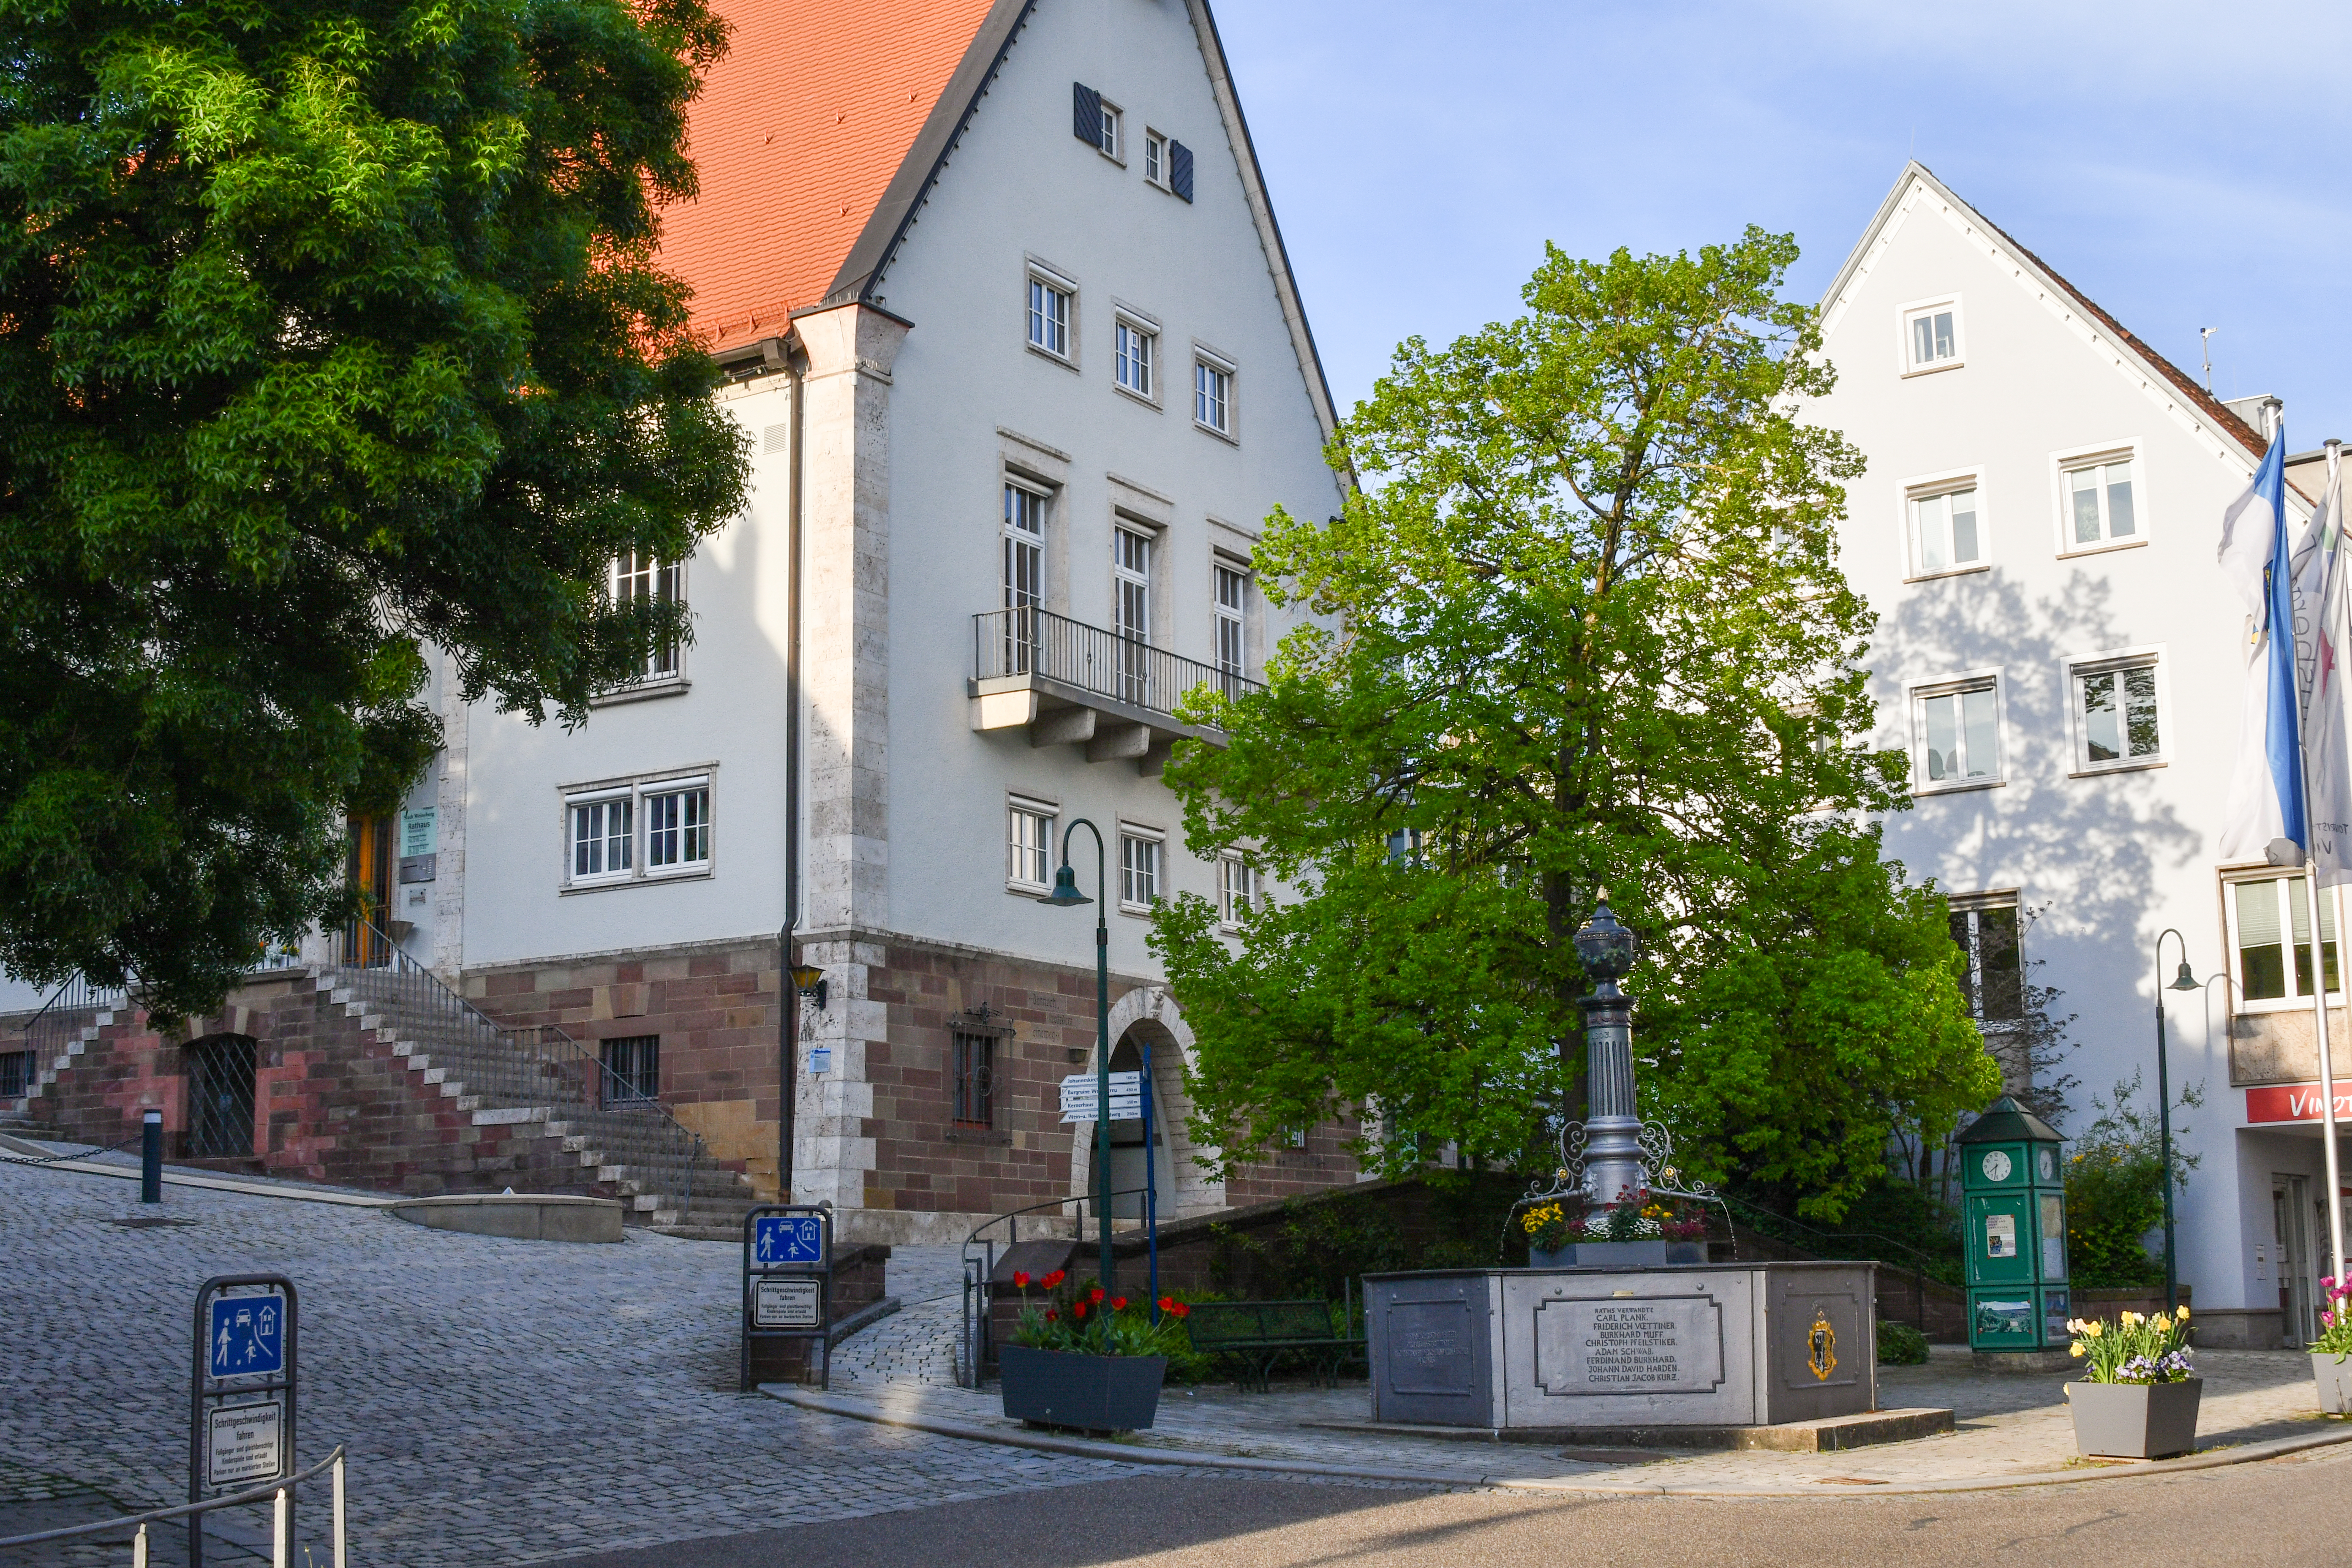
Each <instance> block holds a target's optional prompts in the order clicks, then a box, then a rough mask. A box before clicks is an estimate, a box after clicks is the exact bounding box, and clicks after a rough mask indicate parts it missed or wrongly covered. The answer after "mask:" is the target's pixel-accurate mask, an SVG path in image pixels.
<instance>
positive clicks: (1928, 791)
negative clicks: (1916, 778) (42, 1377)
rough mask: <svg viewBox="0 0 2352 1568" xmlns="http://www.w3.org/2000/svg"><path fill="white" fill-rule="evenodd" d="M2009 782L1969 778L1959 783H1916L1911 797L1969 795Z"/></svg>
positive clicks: (1997, 787) (2005, 780)
mask: <svg viewBox="0 0 2352 1568" xmlns="http://www.w3.org/2000/svg"><path fill="white" fill-rule="evenodd" d="M2007 783H2009V781H2008V780H2007V779H1968V780H1965V781H1963V782H1961V783H1959V784H1915V785H1913V786H1912V789H1911V798H1912V799H1914V800H1919V799H1923V798H1925V797H1927V796H1928V795H1968V794H1969V793H1970V792H1972V791H1975V790H1980V789H1999V788H2000V787H2001V786H2002V785H2003V784H2007Z"/></svg>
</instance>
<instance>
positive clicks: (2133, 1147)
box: [2066, 1072, 2205, 1290]
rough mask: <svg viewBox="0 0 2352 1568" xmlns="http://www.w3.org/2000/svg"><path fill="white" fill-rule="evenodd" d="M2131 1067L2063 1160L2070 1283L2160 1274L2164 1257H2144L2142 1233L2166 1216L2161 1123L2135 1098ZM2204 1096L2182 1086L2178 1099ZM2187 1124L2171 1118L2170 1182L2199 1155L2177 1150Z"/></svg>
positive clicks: (2197, 1100) (2195, 1101) (2111, 1282)
mask: <svg viewBox="0 0 2352 1568" xmlns="http://www.w3.org/2000/svg"><path fill="white" fill-rule="evenodd" d="M2140 1084H2141V1078H2140V1075H2139V1074H2138V1073H2137V1072H2135V1073H2133V1074H2132V1076H2131V1077H2130V1078H2128V1079H2123V1080H2121V1081H2120V1082H2118V1083H2117V1084H2116V1088H2115V1093H2114V1095H2113V1096H2112V1097H2111V1098H2110V1099H2108V1100H2099V1099H2097V1098H2096V1097H2094V1098H2093V1099H2092V1100H2091V1104H2092V1107H2093V1109H2095V1110H2097V1111H2098V1112H2099V1117H2098V1119H2097V1120H2096V1121H2093V1122H2092V1123H2091V1125H2090V1126H2089V1127H2087V1128H2085V1129H2084V1131H2083V1133H2082V1136H2080V1137H2079V1138H2077V1139H2076V1140H2075V1141H2074V1153H2073V1154H2072V1155H2071V1156H2070V1157H2069V1158H2068V1160H2067V1162H2066V1247H2067V1258H2068V1262H2069V1265H2070V1268H2071V1272H2072V1274H2073V1277H2074V1283H2075V1284H2076V1285H2077V1286H2079V1287H2081V1288H2082V1289H2086V1290H2101V1289H2132V1288H2134V1287H2137V1286H2148V1285H2155V1284H2158V1283H2159V1282H2161V1281H2162V1279H2164V1261H2163V1259H2162V1258H2150V1257H2149V1256H2148V1254H2147V1248H2146V1247H2143V1246H2141V1244H2140V1238H2141V1237H2144V1236H2146V1235H2147V1233H2148V1232H2149V1231H2150V1230H2153V1229H2155V1228H2156V1227H2157V1226H2160V1225H2162V1224H2163V1223H2164V1173H2163V1155H2162V1147H2163V1143H2162V1137H2161V1131H2162V1130H2161V1127H2160V1124H2159V1123H2158V1119H2157V1116H2156V1114H2155V1113H2154V1112H2153V1111H2151V1110H2141V1109H2140V1108H2139V1107H2138V1106H2137V1105H2136V1104H2135V1103H2134V1102H2133V1097H2134V1096H2135V1095H2136V1094H2137V1093H2138V1092H2139V1089H2140ZM2204 1102H2205V1097H2204V1093H2203V1091H2202V1089H2198V1088H2193V1087H2192V1088H2189V1089H2182V1090H2181V1092H2180V1105H2181V1106H2182V1107H2184V1108H2186V1109H2189V1110H2195V1109H2196V1108H2198V1107H2199V1106H2201V1105H2202V1104H2204ZM2187 1132H2188V1127H2187V1124H2186V1123H2184V1122H2182V1121H2179V1120H2178V1119H2176V1120H2175V1121H2174V1123H2173V1157H2172V1163H2173V1181H2174V1183H2175V1184H2176V1189H2178V1188H2182V1187H2186V1186H2187V1185H2188V1183H2189V1172H2190V1171H2192V1170H2194V1169H2196V1167H2197V1156H2196V1155H2194V1154H2184V1153H2182V1152H2180V1145H2181V1142H2182V1141H2183V1138H2184V1137H2185V1135H2186V1134H2187Z"/></svg>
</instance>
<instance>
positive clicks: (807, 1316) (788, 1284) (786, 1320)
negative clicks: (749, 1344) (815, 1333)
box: [751, 1276, 824, 1329]
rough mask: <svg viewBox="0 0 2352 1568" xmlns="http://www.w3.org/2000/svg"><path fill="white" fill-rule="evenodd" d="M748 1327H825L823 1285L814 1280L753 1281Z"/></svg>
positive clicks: (821, 1281)
mask: <svg viewBox="0 0 2352 1568" xmlns="http://www.w3.org/2000/svg"><path fill="white" fill-rule="evenodd" d="M751 1326H752V1327H753V1328H755V1329H816V1328H822V1327H824V1281H823V1280H822V1279H816V1278H814V1277H813V1276H811V1277H803V1278H801V1279H755V1280H753V1281H752V1282H751Z"/></svg>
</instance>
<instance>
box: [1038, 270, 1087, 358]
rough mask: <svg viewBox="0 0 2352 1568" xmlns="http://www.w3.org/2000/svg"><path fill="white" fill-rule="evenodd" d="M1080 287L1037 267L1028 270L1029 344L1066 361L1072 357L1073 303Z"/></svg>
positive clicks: (1039, 351) (1039, 350)
mask: <svg viewBox="0 0 2352 1568" xmlns="http://www.w3.org/2000/svg"><path fill="white" fill-rule="evenodd" d="M1076 295H1077V286H1076V284H1074V283H1072V282H1070V281H1069V280H1068V279H1064V278H1056V277H1054V276H1053V275H1051V274H1049V273H1045V272H1042V271H1039V270H1038V269H1036V268H1030V271H1029V346H1030V347H1031V348H1033V349H1035V350H1036V351H1037V352H1038V353H1042V354H1051V355H1053V356H1054V357H1055V359H1057V360H1061V361H1063V362H1065V363H1067V362H1068V361H1069V359H1070V302H1071V300H1074V299H1075V298H1076Z"/></svg>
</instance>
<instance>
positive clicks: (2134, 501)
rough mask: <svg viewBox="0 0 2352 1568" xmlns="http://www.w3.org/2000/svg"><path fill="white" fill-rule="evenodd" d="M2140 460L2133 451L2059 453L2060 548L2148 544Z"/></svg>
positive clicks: (2067, 551)
mask: <svg viewBox="0 0 2352 1568" xmlns="http://www.w3.org/2000/svg"><path fill="white" fill-rule="evenodd" d="M2138 479H2139V460H2138V456H2137V452H2136V451H2135V450H2132V449H2128V448H2126V449H2123V450H2108V451H2105V452H2094V453H2089V454H2067V453H2061V454H2060V455H2059V457H2058V552H2059V553H2060V554H2062V555H2071V554H2075V553H2079V552H2085V551H2092V550H2104V549H2109V548H2113V547H2115V546H2117V545H2126V544H2140V543H2145V542H2147V517H2146V508H2145V506H2144V505H2143V497H2142V494H2141V487H2140V485H2139V483H2138Z"/></svg>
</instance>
